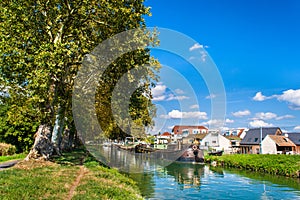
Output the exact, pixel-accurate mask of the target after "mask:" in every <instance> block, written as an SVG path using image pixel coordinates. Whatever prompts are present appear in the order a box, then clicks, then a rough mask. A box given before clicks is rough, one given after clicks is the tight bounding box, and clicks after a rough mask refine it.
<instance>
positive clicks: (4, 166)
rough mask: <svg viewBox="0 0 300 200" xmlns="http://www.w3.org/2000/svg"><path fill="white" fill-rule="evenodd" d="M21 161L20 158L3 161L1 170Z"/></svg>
mask: <svg viewBox="0 0 300 200" xmlns="http://www.w3.org/2000/svg"><path fill="white" fill-rule="evenodd" d="M19 161H20V159H18V160H11V161H7V162H2V163H0V170H2V169H6V168H10V167H12V166H14V165H15V164H17V163H18V162H19Z"/></svg>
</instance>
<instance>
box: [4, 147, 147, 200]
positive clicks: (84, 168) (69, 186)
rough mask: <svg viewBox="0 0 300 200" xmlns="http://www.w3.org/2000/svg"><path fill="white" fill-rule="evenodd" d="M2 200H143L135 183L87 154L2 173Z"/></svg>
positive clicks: (40, 162) (34, 162)
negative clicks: (101, 164)
mask: <svg viewBox="0 0 300 200" xmlns="http://www.w3.org/2000/svg"><path fill="white" fill-rule="evenodd" d="M0 176H1V179H0V199H128V200H131V199H142V197H141V195H140V193H139V190H138V188H137V186H136V184H135V183H134V182H133V180H131V179H129V178H127V177H125V176H124V175H121V174H120V173H119V172H118V171H117V170H115V169H108V168H106V167H104V166H100V165H99V164H98V163H97V162H96V161H93V159H91V158H90V157H88V156H87V155H86V154H85V153H84V152H82V151H77V152H73V153H69V154H65V155H64V156H63V157H60V158H57V159H55V160H54V162H45V161H30V162H21V163H19V164H17V165H16V166H15V167H13V168H10V169H7V170H2V171H0Z"/></svg>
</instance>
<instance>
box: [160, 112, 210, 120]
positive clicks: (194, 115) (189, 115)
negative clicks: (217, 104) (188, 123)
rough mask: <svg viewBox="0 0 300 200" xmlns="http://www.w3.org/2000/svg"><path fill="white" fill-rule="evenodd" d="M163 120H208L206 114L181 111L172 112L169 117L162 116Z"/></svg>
mask: <svg viewBox="0 0 300 200" xmlns="http://www.w3.org/2000/svg"><path fill="white" fill-rule="evenodd" d="M160 117H161V118H166V119H188V118H193V119H195V118H197V119H207V114H206V112H199V111H197V112H181V111H179V110H172V111H171V112H169V113H168V114H167V115H161V116H160Z"/></svg>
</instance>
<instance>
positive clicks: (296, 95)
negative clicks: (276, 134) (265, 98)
mask: <svg viewBox="0 0 300 200" xmlns="http://www.w3.org/2000/svg"><path fill="white" fill-rule="evenodd" d="M273 96H274V97H276V98H277V99H278V100H279V101H286V102H288V103H290V108H291V109H295V110H299V109H300V89H298V90H293V89H290V90H286V91H284V92H283V94H282V95H273Z"/></svg>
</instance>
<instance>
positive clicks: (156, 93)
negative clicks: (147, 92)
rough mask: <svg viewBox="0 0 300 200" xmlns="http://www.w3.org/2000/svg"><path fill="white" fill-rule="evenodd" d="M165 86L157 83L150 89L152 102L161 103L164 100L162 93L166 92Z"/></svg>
mask: <svg viewBox="0 0 300 200" xmlns="http://www.w3.org/2000/svg"><path fill="white" fill-rule="evenodd" d="M166 89H167V86H165V85H163V84H162V83H158V84H157V85H156V86H155V87H154V88H152V89H151V92H152V96H153V99H152V100H153V101H162V100H164V99H165V98H166V96H165V95H164V93H165V92H166Z"/></svg>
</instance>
